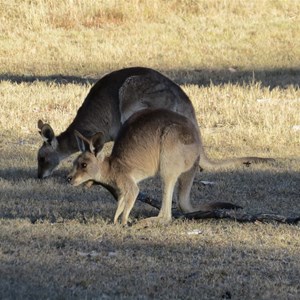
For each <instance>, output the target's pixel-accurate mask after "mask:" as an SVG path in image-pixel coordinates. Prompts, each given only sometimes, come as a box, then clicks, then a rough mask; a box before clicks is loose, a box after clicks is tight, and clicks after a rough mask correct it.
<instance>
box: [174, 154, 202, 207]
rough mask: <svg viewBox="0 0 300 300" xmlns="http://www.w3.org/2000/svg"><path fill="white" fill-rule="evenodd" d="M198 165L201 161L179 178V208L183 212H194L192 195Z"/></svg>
mask: <svg viewBox="0 0 300 300" xmlns="http://www.w3.org/2000/svg"><path fill="white" fill-rule="evenodd" d="M198 164H199V160H197V161H196V162H195V164H194V165H193V166H192V168H191V169H189V170H188V171H186V172H184V173H182V174H181V175H180V176H179V178H178V206H179V208H180V209H181V210H182V211H183V212H192V211H194V208H193V207H192V205H191V201H190V193H191V188H192V185H193V181H194V178H195V175H196V172H197V170H198Z"/></svg>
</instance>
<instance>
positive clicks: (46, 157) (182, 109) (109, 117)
mask: <svg viewBox="0 0 300 300" xmlns="http://www.w3.org/2000/svg"><path fill="white" fill-rule="evenodd" d="M146 108H164V109H168V110H171V111H174V112H177V113H179V114H181V115H183V116H185V117H187V118H188V119H190V120H191V121H192V122H193V124H194V125H195V127H196V131H197V132H198V134H199V138H200V142H199V143H198V144H199V149H200V154H201V155H200V167H201V168H202V169H206V168H217V167H222V166H230V165H234V164H250V163H253V162H267V161H271V160H272V159H269V158H260V157H241V158H232V159H227V160H223V161H211V160H210V159H209V158H208V157H207V156H206V154H205V152H204V148H203V144H202V142H201V135H200V130H199V127H198V124H197V119H196V114H195V110H194V107H193V105H192V103H191V101H190V99H189V98H188V96H187V95H186V94H185V92H184V91H183V90H182V89H181V88H180V87H179V86H178V85H177V84H176V83H174V82H173V81H172V80H170V79H169V78H167V77H166V76H164V75H162V74H161V73H159V72H157V71H155V70H153V69H149V68H143V67H134V68H125V69H121V70H117V71H114V72H112V73H109V74H107V75H105V76H104V77H102V78H101V79H100V80H99V81H98V82H97V83H95V85H94V86H93V87H92V88H91V90H90V92H89V93H88V95H87V96H86V98H85V100H84V102H83V104H82V106H81V107H80V108H79V110H78V112H77V115H76V116H75V118H74V120H73V121H72V123H71V124H70V125H69V126H68V128H67V129H66V130H65V131H63V132H62V133H61V134H59V135H58V136H56V135H55V133H54V130H53V129H52V127H51V126H50V125H49V124H44V123H43V122H42V121H41V120H39V121H38V128H39V132H40V134H41V136H42V138H43V140H44V143H43V145H42V146H41V148H40V149H39V151H38V177H39V178H45V177H47V176H50V175H51V174H52V173H53V171H54V169H55V168H56V167H58V165H59V163H60V162H61V161H62V160H63V159H64V158H66V157H68V156H70V155H71V154H73V153H75V152H77V151H78V147H77V142H76V138H75V136H74V134H73V133H74V130H78V131H79V132H81V133H82V134H83V135H84V136H89V137H90V136H92V135H93V134H95V133H96V132H99V131H101V132H102V133H103V140H104V143H106V142H109V141H114V140H115V139H116V137H117V134H118V131H119V130H120V128H121V125H122V123H124V122H125V120H126V119H128V118H129V117H130V116H131V115H132V114H134V113H135V112H137V111H139V110H142V109H146Z"/></svg>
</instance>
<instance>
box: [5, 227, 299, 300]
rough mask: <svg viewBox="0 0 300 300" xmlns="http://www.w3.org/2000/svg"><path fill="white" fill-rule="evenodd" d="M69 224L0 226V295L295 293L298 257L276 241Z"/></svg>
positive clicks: (263, 296)
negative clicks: (89, 229) (93, 230)
mask: <svg viewBox="0 0 300 300" xmlns="http://www.w3.org/2000/svg"><path fill="white" fill-rule="evenodd" d="M71 226H72V225H71V224H70V225H69V227H71ZM218 229H219V230H220V228H218ZM45 230H49V234H48V235H47V234H45ZM77 230H78V232H77V234H75V236H74V235H73V236H72V230H70V228H69V229H67V228H63V227H62V228H61V229H60V230H59V228H55V227H53V228H46V227H42V228H41V230H40V231H33V232H31V231H30V228H27V229H26V227H25V228H24V229H22V228H18V229H16V230H11V232H10V233H9V234H5V233H4V232H2V233H1V236H2V238H4V239H5V244H3V251H2V256H3V257H5V260H3V262H2V264H1V269H2V270H1V274H0V296H1V298H2V299H43V298H47V299H121V298H122V299H199V295H201V296H200V298H201V299H231V298H232V297H233V299H273V298H274V297H275V298H276V299H286V298H289V299H296V298H297V294H298V293H299V292H300V290H299V284H298V279H299V276H300V271H299V270H300V269H299V257H298V255H296V252H293V251H290V250H289V248H280V246H276V244H274V245H272V246H271V247H268V246H265V245H264V242H263V241H260V243H261V244H260V245H258V246H257V247H256V246H254V245H253V244H251V243H250V245H248V244H247V243H245V242H244V241H243V238H240V237H237V238H235V239H234V241H231V242H230V241H229V242H227V241H224V242H222V243H220V242H218V241H216V240H215V239H214V238H213V237H211V236H210V235H209V233H207V232H204V233H203V234H202V235H201V236H199V237H198V238H197V243H196V244H195V243H194V242H191V243H187V240H186V239H185V238H184V237H183V234H184V232H183V233H181V237H183V238H182V239H178V238H175V239H174V237H175V236H176V235H175V234H171V236H165V237H164V238H162V237H161V234H159V235H158V237H157V238H156V235H155V233H152V232H151V231H150V230H149V229H148V230H147V229H146V230H145V231H142V232H140V233H137V234H135V236H131V233H130V231H128V230H126V229H121V230H122V232H119V233H118V236H116V235H113V236H110V234H109V232H108V233H103V231H100V232H99V234H98V238H97V239H95V238H94V237H93V236H92V235H91V236H90V238H88V237H89V234H84V230H85V228H82V227H80V226H77ZM110 230H111V229H109V228H108V231H110ZM162 230H164V229H162ZM241 230H242V229H241ZM259 230H260V229H259V227H258V226H256V227H255V226H254V227H253V234H254V235H256V234H257V232H258V231H259ZM112 232H113V230H112ZM276 232H277V231H276V228H275V229H274V233H273V234H276ZM80 235H82V238H80ZM94 235H95V234H94ZM172 237H173V239H172ZM28 239H29V240H28ZM190 239H192V238H191V237H190ZM188 240H189V239H188ZM192 240H194V239H192ZM230 240H231V239H230ZM268 243H269V242H267V245H268ZM293 249H294V248H293ZM226 295H227V296H228V297H226Z"/></svg>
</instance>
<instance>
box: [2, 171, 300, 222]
mask: <svg viewBox="0 0 300 300" xmlns="http://www.w3.org/2000/svg"><path fill="white" fill-rule="evenodd" d="M65 175H66V172H65V171H64V170H59V171H57V172H56V173H55V176H52V177H50V178H47V179H45V180H40V179H37V178H36V173H35V171H34V170H32V169H31V170H24V169H17V168H16V169H4V170H1V171H0V187H1V189H0V218H4V219H5V218H7V219H14V218H18V219H23V218H25V219H30V220H31V221H32V223H35V222H36V221H38V220H40V221H47V220H48V221H50V222H52V223H56V222H63V221H64V220H72V219H75V220H77V221H80V222H83V223H86V222H89V221H90V220H95V219H99V218H105V219H106V218H108V219H109V220H111V219H112V217H113V214H114V211H115V209H116V202H115V200H114V198H113V197H112V195H111V194H110V193H109V192H108V191H107V190H106V189H105V188H103V187H102V186H99V185H96V186H93V187H92V188H85V187H83V186H80V187H73V186H71V185H68V184H67V182H66V180H65ZM204 176H205V180H207V181H213V182H215V183H216V184H215V185H212V186H209V185H208V186H204V185H203V184H202V183H201V180H202V179H203V177H204ZM299 182H300V174H299V173H298V172H287V171H284V172H281V173H280V172H278V171H277V172H275V171H255V170H251V169H249V168H245V169H240V170H235V171H230V172H225V171H223V172H213V173H212V172H206V173H205V175H203V174H202V173H201V174H198V175H197V176H196V178H195V181H194V185H193V187H192V192H191V200H192V203H193V206H194V207H195V208H196V207H197V204H199V203H204V202H206V203H210V202H215V201H224V202H231V203H234V204H236V205H240V206H242V207H243V208H244V211H245V212H247V213H274V214H281V215H284V216H288V217H293V216H299V214H300V203H299V195H300V184H299ZM140 191H141V192H142V193H144V194H146V195H148V196H149V197H151V198H154V199H161V185H160V181H159V179H158V178H154V179H150V180H146V181H144V182H142V183H141V184H140ZM157 213H158V211H157V209H155V208H153V207H151V206H149V205H147V204H144V203H142V202H140V201H137V202H136V204H135V207H134V209H133V211H132V214H131V215H132V217H133V218H140V217H142V218H145V217H148V216H152V215H156V214H157ZM200 222H201V221H200Z"/></svg>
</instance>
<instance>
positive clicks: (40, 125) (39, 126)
mask: <svg viewBox="0 0 300 300" xmlns="http://www.w3.org/2000/svg"><path fill="white" fill-rule="evenodd" d="M37 125H38V129H39V130H41V129H42V127H43V125H44V122H43V121H42V120H38V123H37Z"/></svg>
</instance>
